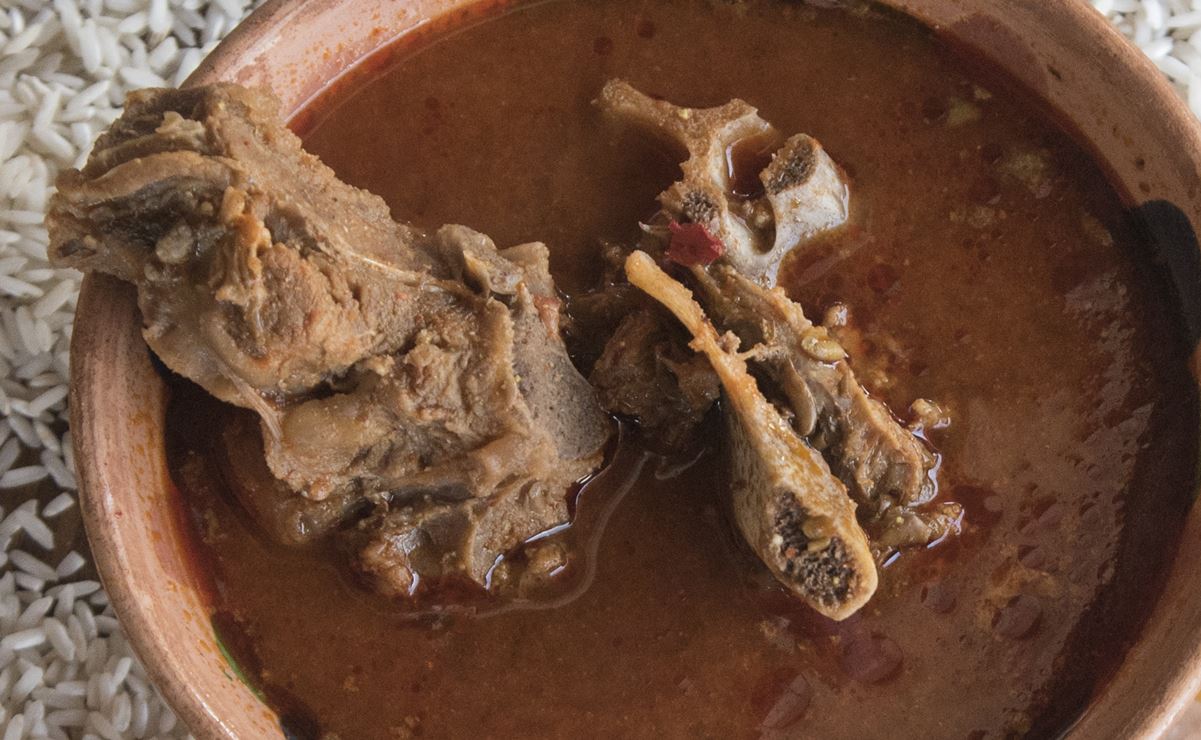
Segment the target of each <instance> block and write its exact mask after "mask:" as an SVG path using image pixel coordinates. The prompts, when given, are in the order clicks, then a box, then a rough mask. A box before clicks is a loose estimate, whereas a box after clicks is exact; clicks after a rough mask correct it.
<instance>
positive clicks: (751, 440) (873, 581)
mask: <svg viewBox="0 0 1201 740" xmlns="http://www.w3.org/2000/svg"><path fill="white" fill-rule="evenodd" d="M626 274H627V276H628V277H629V279H630V282H631V283H633V284H634V285H636V286H637V287H638V288H640V289H641V290H643V291H645V292H646V293H647V295H649V296H650V297H651V298H653V299H655V300H656V301H658V302H660V303H661V304H663V306H665V307H666V308H667V309H668V310H669V311H671V313H672V314H673V315H674V316H675V317H676V319H678V320H679V322H680V323H681V324H683V325H684V327H685V329H687V330H688V332H689V334H691V335H692V337H693V339H692V343H691V346H692V348H693V349H694V350H695V351H697V352H699V353H702V354H704V355H705V357H707V358H708V360H709V363H710V364H711V365H712V367H713V370H714V371H715V372H716V373H717V377H718V378H719V379H720V381H721V385H722V389H723V391H724V397H725V399H726V400H727V403H728V410H727V413H726V429H727V430H728V435H729V444H730V447H731V453H732V454H731V461H732V470H731V478H732V481H733V483H732V488H733V491H732V494H733V503H734V514H735V520H736V521H737V524H738V528H739V530H741V532H742V535H743V537H744V538H745V539H746V541H747V542H748V544H750V546H751V547H752V548H753V549H754V550H755V552H756V553H757V554H758V555H759V557H760V559H762V560H763V562H764V563H765V564H766V565H767V567H768V569H770V570H771V572H772V573H773V574H774V575H775V576H776V578H777V580H779V581H780V583H782V584H783V585H784V586H785V587H787V588H788V589H789V590H790V591H791V592H792V593H794V594H796V595H797V596H798V597H800V598H802V599H804V600H805V601H806V602H807V603H808V604H810V605H811V606H812V607H813V608H814V609H816V610H817V611H818V612H820V613H822V614H824V615H826V616H828V617H830V618H831V619H845V618H846V617H848V616H850V615H851V614H853V613H855V611H857V610H858V609H859V608H860V607H862V606H863V605H864V604H865V603H867V600H868V599H870V598H871V596H872V594H873V593H874V592H875V590H876V585H877V578H878V577H877V574H876V564H875V560H874V558H873V556H872V551H871V548H870V547H869V545H868V541H867V536H866V535H865V534H864V532H863V529H862V528H861V527H860V526H859V523H858V522H857V521H856V519H855V504H854V502H853V501H852V500H851V498H850V497H849V496H848V495H847V491H846V488H845V486H843V484H842V483H841V481H839V480H838V478H837V477H835V476H834V475H833V473H831V472H830V468H829V467H828V466H827V464H826V462H825V460H823V459H822V456H821V455H820V454H819V453H818V452H817V451H816V450H814V449H813V448H812V447H810V446H809V445H808V444H806V443H805V441H804V440H803V439H801V437H800V435H798V434H797V433H796V431H795V430H794V429H793V427H792V426H791V425H789V424H788V423H787V422H786V421H785V420H784V419H783V418H782V417H781V415H780V413H779V411H778V410H777V409H776V408H775V407H774V406H773V405H772V404H771V403H770V402H769V401H768V400H767V399H766V398H765V397H764V396H763V394H762V392H760V390H759V388H758V386H757V384H756V382H755V379H754V378H753V377H751V375H750V372H749V370H748V368H747V364H746V360H745V359H744V356H743V355H742V354H740V353H739V352H738V348H739V342H738V339H737V338H736V337H734V336H733V335H730V334H727V335H726V336H725V337H719V336H718V334H717V331H716V330H715V329H714V328H713V325H712V324H711V323H710V322H709V320H708V319H707V318H706V317H705V313H704V311H703V310H702V309H701V307H700V306H699V305H698V304H697V302H696V301H695V300H694V299H693V296H692V293H691V292H690V291H689V290H688V288H686V287H685V286H684V285H683V284H681V283H679V282H677V281H676V280H673V279H672V278H671V277H670V276H668V275H667V273H665V272H663V270H662V269H660V268H659V267H658V266H657V265H656V264H655V262H654V260H652V259H651V258H650V257H649V256H648V255H647V254H646V253H644V252H634V253H633V254H631V255H630V257H629V258H628V259H627V260H626Z"/></svg>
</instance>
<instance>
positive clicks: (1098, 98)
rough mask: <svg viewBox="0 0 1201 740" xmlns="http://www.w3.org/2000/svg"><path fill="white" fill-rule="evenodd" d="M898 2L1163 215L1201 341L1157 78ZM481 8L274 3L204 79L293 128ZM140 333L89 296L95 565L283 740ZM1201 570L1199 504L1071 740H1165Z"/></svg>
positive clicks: (1148, 70) (185, 702) (958, 3)
mask: <svg viewBox="0 0 1201 740" xmlns="http://www.w3.org/2000/svg"><path fill="white" fill-rule="evenodd" d="M485 2H495V0H485ZM887 4H890V5H894V6H896V7H897V8H898V9H900V10H902V11H904V12H907V13H910V14H911V15H913V16H916V17H917V18H919V19H920V20H922V21H924V22H925V23H927V24H928V25H930V26H932V27H934V28H937V29H939V30H940V31H941V32H942V33H943V34H944V35H945V36H947V37H948V38H950V39H951V40H953V42H954V43H957V44H959V45H960V46H962V47H966V48H967V49H970V50H971V51H972V52H974V53H975V54H976V55H977V56H979V57H981V58H983V59H984V60H986V62H988V63H990V64H992V65H994V66H996V67H998V68H999V69H1000V70H1001V71H1002V72H1003V73H1005V74H1008V75H1010V76H1012V77H1013V78H1015V79H1016V80H1018V81H1019V82H1020V83H1022V84H1023V85H1024V86H1025V87H1027V88H1028V89H1030V90H1032V91H1034V92H1035V93H1037V94H1038V95H1040V96H1041V97H1042V98H1043V99H1045V100H1046V102H1047V103H1049V104H1050V106H1051V107H1052V108H1053V109H1054V110H1056V111H1059V112H1061V114H1062V116H1063V117H1064V119H1065V121H1066V122H1067V124H1068V126H1069V127H1071V128H1073V129H1075V130H1076V131H1077V132H1078V135H1079V138H1080V139H1081V140H1082V141H1083V142H1085V143H1086V144H1087V145H1089V146H1090V147H1091V148H1092V150H1093V151H1094V152H1096V153H1097V156H1098V158H1099V159H1100V160H1101V162H1102V163H1103V164H1104V165H1105V166H1106V168H1107V169H1108V171H1109V172H1110V174H1111V177H1112V179H1113V181H1114V182H1116V183H1117V184H1118V185H1119V187H1120V188H1122V189H1123V190H1124V191H1125V192H1127V193H1129V194H1131V195H1130V198H1129V201H1130V205H1131V206H1137V205H1145V204H1151V205H1150V206H1149V207H1150V208H1152V209H1157V211H1162V212H1163V213H1166V214H1167V216H1168V218H1167V219H1166V220H1165V221H1160V222H1157V223H1161V224H1166V225H1167V229H1168V230H1167V231H1165V233H1163V234H1161V235H1160V236H1161V237H1162V239H1161V241H1162V242H1163V246H1164V249H1165V252H1164V255H1163V256H1164V258H1165V259H1164V261H1165V262H1166V264H1168V265H1169V266H1170V267H1171V268H1173V270H1174V272H1176V273H1177V275H1176V278H1177V281H1178V284H1179V285H1180V286H1181V288H1182V290H1181V293H1182V295H1183V296H1184V301H1183V305H1184V310H1185V312H1186V313H1187V316H1186V318H1187V319H1189V321H1188V323H1189V326H1190V329H1191V330H1192V333H1193V336H1194V338H1195V337H1196V336H1197V327H1198V323H1197V321H1196V320H1195V317H1196V316H1197V315H1198V314H1197V308H1198V300H1199V299H1198V298H1197V285H1198V274H1199V272H1201V268H1199V267H1198V265H1199V264H1201V262H1199V257H1201V255H1199V254H1198V247H1197V243H1196V240H1195V238H1193V229H1195V228H1201V180H1199V177H1198V173H1199V172H1201V127H1199V126H1198V125H1197V122H1196V121H1195V120H1193V118H1192V117H1191V116H1190V114H1189V112H1188V110H1187V109H1186V108H1185V106H1184V105H1183V104H1182V103H1181V102H1180V101H1179V100H1178V99H1177V97H1176V95H1175V94H1174V93H1173V91H1172V90H1171V89H1170V88H1169V86H1168V84H1167V83H1166V82H1165V81H1164V80H1163V79H1162V77H1161V76H1160V74H1159V73H1158V72H1157V71H1156V69H1155V68H1154V67H1153V66H1152V65H1151V64H1150V63H1149V62H1148V61H1146V60H1145V59H1144V58H1143V56H1142V55H1141V53H1139V52H1138V51H1137V50H1136V49H1135V48H1134V47H1133V46H1130V45H1129V44H1128V43H1127V42H1126V41H1124V40H1123V39H1122V38H1121V37H1120V36H1119V35H1118V34H1117V33H1115V32H1114V31H1112V30H1111V29H1110V28H1109V27H1108V25H1107V24H1106V23H1105V22H1104V20H1103V19H1102V18H1101V17H1100V16H1098V15H1096V14H1095V13H1094V12H1093V11H1092V10H1091V9H1090V8H1088V6H1087V4H1086V3H1084V2H1046V0H888V2H887ZM471 6H474V7H475V8H477V9H478V8H479V4H478V3H472V2H471V0H308V1H307V2H293V1H292V0H271V1H270V2H268V3H267V4H266V5H265V6H263V7H262V8H261V9H260V10H259V11H258V12H256V13H255V14H254V15H253V16H252V17H251V18H250V19H249V20H247V21H246V22H245V23H243V24H242V25H241V26H240V27H239V28H238V29H237V30H235V31H234V33H233V34H232V35H231V36H230V37H229V38H228V40H226V41H225V42H224V43H223V44H222V45H221V46H220V47H218V48H217V50H216V51H214V52H213V54H212V55H211V56H210V57H209V58H208V60H207V61H206V62H205V63H204V65H203V66H202V67H201V68H200V69H199V70H198V71H197V72H196V74H195V75H193V77H192V79H191V81H192V82H193V83H204V82H210V81H215V80H234V81H237V82H241V83H246V84H254V85H265V86H268V87H270V88H271V89H273V90H274V91H275V93H276V94H277V95H278V96H279V97H280V99H281V100H282V101H283V109H284V111H285V113H287V112H292V111H296V110H298V109H299V108H301V107H302V106H303V104H304V103H305V102H306V101H307V100H309V99H310V98H311V97H312V96H313V95H314V94H315V93H317V92H318V91H319V90H321V88H322V87H323V86H325V85H327V84H328V83H329V82H330V81H331V80H333V79H334V78H335V77H337V76H338V75H339V74H341V73H343V72H344V71H345V70H346V69H347V68H349V67H350V66H352V65H354V64H355V62H357V61H358V60H360V59H362V58H364V57H365V56H367V55H369V54H370V53H371V52H372V51H373V50H375V49H378V48H379V47H381V46H382V45H384V44H386V43H388V42H389V41H390V40H392V39H394V38H396V37H398V36H401V35H403V34H405V33H408V32H411V31H413V30H414V29H416V28H417V27H419V26H421V25H423V24H424V23H425V22H426V21H427V20H429V19H431V18H435V17H439V16H444V15H445V14H448V13H464V12H470V11H469V10H468V8H469V7H471ZM1168 204H1171V205H1168ZM1172 206H1174V208H1173V207H1172ZM1173 229H1174V230H1173ZM140 326H141V319H140V316H139V314H138V311H137V308H136V306H135V302H134V294H133V291H132V290H131V289H129V287H128V286H125V285H123V284H121V283H118V282H117V281H115V280H112V279H106V278H102V277H89V278H88V279H87V280H85V281H84V285H83V291H82V295H81V297H80V302H79V308H78V312H77V320H76V324H75V335H74V345H73V347H72V353H71V356H72V367H71V384H72V385H71V388H72V391H71V410H72V417H71V423H72V428H73V430H74V437H75V450H76V453H75V459H76V460H77V461H78V463H79V474H80V476H79V479H80V484H81V493H82V500H83V511H84V516H85V521H86V526H87V532H88V535H89V537H90V539H91V543H92V548H93V551H94V553H95V558H96V563H97V566H98V568H99V570H100V574H101V577H102V578H103V580H104V584H105V586H106V587H107V588H108V592H109V594H110V596H111V598H112V601H113V604H114V606H115V608H116V610H117V613H118V614H119V615H120V617H121V620H122V621H123V623H124V625H125V627H126V630H127V631H128V633H129V638H130V640H131V642H132V643H133V646H134V647H135V649H136V650H137V652H138V653H139V655H140V656H141V657H142V659H143V661H144V662H145V663H146V666H147V668H148V670H149V671H150V673H151V675H152V676H153V677H154V679H155V680H156V681H157V683H158V685H159V687H160V688H161V689H162V691H163V694H164V695H165V696H166V698H167V699H168V701H170V702H171V704H172V705H173V706H174V707H175V709H176V710H177V712H178V713H179V715H180V716H181V717H182V719H183V720H184V721H186V722H187V724H188V725H189V726H190V727H191V728H192V730H193V732H194V733H195V734H196V735H197V736H198V737H201V738H263V739H266V738H281V737H282V733H281V731H280V729H279V723H278V721H277V719H276V717H275V715H274V714H273V713H272V712H271V711H270V710H269V709H267V708H266V707H265V706H264V705H263V704H262V703H260V702H259V700H258V699H256V698H255V696H254V694H253V693H252V692H251V691H250V689H248V688H247V687H246V686H245V685H244V684H243V683H241V682H240V681H239V680H238V678H237V677H236V675H235V672H234V671H232V670H231V669H230V666H229V665H228V664H227V663H226V661H225V660H224V658H223V657H222V654H221V651H220V649H219V648H218V645H217V643H216V642H215V640H214V636H213V630H212V628H211V625H210V613H209V609H208V606H207V603H208V600H207V598H206V595H205V592H204V588H203V585H202V583H201V579H198V578H197V577H196V576H195V575H194V571H193V569H192V567H191V565H190V563H189V556H188V554H187V553H188V552H189V550H188V547H187V543H188V531H187V529H186V526H185V524H184V522H183V521H182V519H181V517H180V516H179V515H178V513H177V512H178V507H176V506H175V505H174V499H175V497H176V496H177V495H178V493H177V492H176V491H175V490H174V488H173V487H172V485H171V482H170V478H169V476H168V472H167V467H166V463H165V458H164V449H163V431H164V412H165V408H166V393H167V390H166V387H165V385H164V382H163V380H162V378H161V377H160V376H159V374H158V372H157V371H156V370H155V368H154V367H153V365H152V363H151V359H150V353H149V352H148V350H147V348H146V345H145V343H144V342H143V341H142V338H141V335H140V333H139V328H140ZM1194 364H1195V363H1194ZM1199 561H1201V507H1197V506H1194V507H1193V510H1192V513H1191V516H1190V518H1189V521H1188V523H1187V525H1186V528H1185V531H1184V539H1183V544H1182V546H1181V549H1180V552H1179V554H1178V556H1177V558H1176V561H1175V563H1176V564H1175V566H1174V568H1173V570H1172V573H1171V574H1170V575H1169V579H1170V580H1169V583H1168V585H1167V588H1166V589H1165V591H1164V593H1165V594H1166V595H1165V596H1164V597H1163V598H1162V599H1161V601H1160V603H1159V604H1157V605H1156V607H1155V611H1154V613H1153V615H1152V617H1151V619H1150V622H1149V623H1148V625H1147V626H1146V628H1145V630H1144V632H1143V634H1142V636H1141V638H1140V639H1139V641H1138V642H1137V643H1136V644H1135V646H1134V647H1133V649H1132V650H1131V651H1130V653H1129V656H1128V658H1127V660H1126V662H1125V664H1124V665H1123V667H1122V668H1121V670H1120V671H1119V673H1118V675H1117V676H1116V678H1114V680H1113V681H1112V682H1111V683H1110V684H1109V686H1108V687H1107V688H1106V689H1105V690H1104V691H1103V692H1102V693H1101V695H1100V696H1098V697H1096V699H1095V701H1094V702H1093V704H1092V706H1091V708H1090V709H1089V710H1088V712H1087V713H1086V715H1085V716H1084V717H1083V718H1082V719H1081V721H1080V722H1079V723H1078V724H1077V726H1076V727H1075V728H1074V729H1073V730H1072V733H1071V734H1072V735H1073V736H1075V737H1080V738H1095V737H1136V736H1155V735H1158V734H1159V733H1160V732H1161V731H1162V730H1163V729H1164V728H1165V727H1166V726H1167V725H1168V723H1169V722H1170V721H1171V718H1172V717H1173V715H1174V714H1175V713H1176V711H1177V710H1178V709H1179V708H1180V707H1181V706H1183V704H1184V703H1185V702H1186V701H1188V700H1190V699H1191V698H1192V696H1193V695H1194V694H1195V693H1196V692H1197V691H1198V684H1199V683H1201V579H1197V578H1196V576H1195V574H1194V572H1193V570H1194V569H1193V565H1192V564H1193V563H1196V562H1199Z"/></svg>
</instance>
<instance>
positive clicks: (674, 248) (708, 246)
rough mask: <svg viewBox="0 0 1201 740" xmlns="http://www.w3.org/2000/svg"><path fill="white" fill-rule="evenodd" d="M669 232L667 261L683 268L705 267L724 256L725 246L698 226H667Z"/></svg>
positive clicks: (675, 223) (674, 223)
mask: <svg viewBox="0 0 1201 740" xmlns="http://www.w3.org/2000/svg"><path fill="white" fill-rule="evenodd" d="M667 228H668V229H669V230H670V231H671V244H669V245H668V246H667V259H669V260H671V261H672V262H675V263H676V264H680V265H683V266H685V267H692V266H693V265H707V264H709V263H711V262H713V260H715V259H717V258H718V257H720V256H722V255H723V254H725V251H726V245H724V244H722V243H721V240H720V239H718V238H717V237H715V236H713V235H712V234H710V233H709V230H708V229H706V228H705V227H704V226H702V225H700V224H681V223H677V222H675V221H672V222H671V223H669V224H667Z"/></svg>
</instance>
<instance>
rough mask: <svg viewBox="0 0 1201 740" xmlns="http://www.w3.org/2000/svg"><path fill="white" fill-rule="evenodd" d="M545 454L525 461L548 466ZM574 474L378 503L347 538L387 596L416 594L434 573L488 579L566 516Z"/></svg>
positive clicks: (486, 581)
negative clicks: (477, 494)
mask: <svg viewBox="0 0 1201 740" xmlns="http://www.w3.org/2000/svg"><path fill="white" fill-rule="evenodd" d="M542 452H544V453H550V454H548V456H546V457H544V458H542V459H541V460H539V459H538V458H537V457H534V456H531V457H530V458H527V459H525V462H526V463H528V464H531V465H534V466H539V465H541V466H547V465H549V463H550V460H552V459H553V457H551V456H550V455H553V452H552V451H551V450H543V451H542ZM548 472H549V471H548ZM573 475H574V473H571V472H569V471H564V472H563V473H562V474H560V475H559V476H558V477H556V478H547V479H544V480H538V479H533V478H529V477H526V478H521V479H514V480H511V481H506V482H502V483H501V485H499V486H498V487H497V489H496V490H495V491H494V492H493V493H492V495H491V496H490V497H489V498H487V499H468V500H465V501H458V502H447V501H446V500H445V498H444V497H442V496H440V495H428V494H420V493H419V494H417V495H416V496H415V497H414V498H412V499H409V500H407V501H406V502H405V503H404V504H402V505H399V506H381V507H379V508H378V509H377V510H376V511H375V513H373V514H372V515H371V516H370V517H368V518H367V519H365V520H363V521H362V522H360V523H359V524H358V526H357V527H355V528H354V529H352V530H350V531H348V532H347V533H346V535H345V537H346V540H347V542H348V543H349V545H350V547H351V548H352V551H353V553H354V555H355V558H356V562H357V563H358V567H359V570H360V571H361V572H362V573H363V575H365V576H366V577H367V578H368V579H369V580H370V582H371V584H372V586H373V587H374V589H375V590H376V591H378V592H380V593H383V594H385V595H389V596H404V595H412V594H414V593H415V592H416V589H417V587H418V586H419V585H420V584H421V582H422V580H423V579H431V578H432V579H439V578H447V577H460V578H461V577H466V578H468V579H470V580H471V581H474V582H475V583H478V584H480V585H489V579H488V575H489V573H490V571H491V570H492V567H493V566H494V565H496V563H497V562H498V559H499V558H500V556H501V555H503V554H505V553H506V552H508V551H510V550H512V549H513V548H514V545H515V544H521V543H524V542H525V541H526V540H528V539H530V538H531V537H533V536H534V535H536V534H538V533H540V532H543V531H545V530H546V529H547V523H548V522H563V521H566V520H567V516H568V512H567V498H566V496H564V495H563V494H564V487H565V486H567V485H570V484H571V483H572V482H574V478H573V477H572V476H573ZM502 595H504V594H502Z"/></svg>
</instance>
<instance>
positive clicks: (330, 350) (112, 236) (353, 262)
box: [47, 86, 461, 411]
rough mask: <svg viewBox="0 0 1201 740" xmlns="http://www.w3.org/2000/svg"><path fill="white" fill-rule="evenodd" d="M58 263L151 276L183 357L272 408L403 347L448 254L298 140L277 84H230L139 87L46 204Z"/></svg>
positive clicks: (157, 336)
mask: <svg viewBox="0 0 1201 740" xmlns="http://www.w3.org/2000/svg"><path fill="white" fill-rule="evenodd" d="M47 222H48V226H49V228H50V231H51V239H52V244H51V247H50V251H51V257H52V259H54V260H55V261H56V262H57V263H58V264H63V265H70V266H73V267H77V268H79V269H81V270H85V271H88V270H96V271H101V272H108V273H111V274H113V275H116V276H117V277H119V278H121V279H123V280H127V281H129V282H132V283H135V284H137V285H138V286H139V291H138V292H139V305H140V307H141V309H142V313H143V318H144V321H145V332H144V334H145V336H146V340H147V342H148V343H149V344H150V346H151V348H152V349H154V351H155V353H156V354H158V356H159V357H160V358H161V359H162V360H163V361H164V362H165V363H166V364H167V365H168V366H169V367H171V368H172V369H174V370H176V371H177V372H179V373H180V374H182V375H185V376H187V377H189V378H193V379H195V380H196V382H198V383H199V384H200V385H201V386H203V387H204V388H205V389H206V390H207V391H209V392H210V393H212V394H213V395H215V396H217V397H218V398H220V399H222V400H224V401H227V402H230V403H235V404H238V405H241V406H246V407H248V408H254V409H256V410H259V411H263V410H264V408H265V406H266V402H265V401H264V398H263V397H264V396H266V397H272V398H288V397H292V396H295V395H298V394H304V393H306V392H308V391H309V390H310V389H312V388H313V387H314V386H316V385H318V384H320V383H322V382H324V381H326V380H328V379H329V378H331V377H334V376H337V375H339V374H341V373H343V372H345V371H346V370H348V369H349V368H350V367H351V366H353V365H354V364H355V363H356V362H359V361H360V360H362V359H365V358H366V357H369V356H371V355H373V354H378V353H380V352H386V351H389V350H391V349H394V348H395V345H396V343H397V342H402V341H403V339H404V337H405V335H406V334H408V333H409V330H410V329H411V326H408V325H411V324H412V319H413V317H414V314H415V311H414V305H413V303H414V302H416V303H419V304H422V306H421V310H425V311H436V310H438V304H439V303H440V302H451V301H454V300H455V295H454V293H455V291H456V290H461V286H452V285H449V284H446V285H443V286H440V287H442V288H444V289H443V290H441V291H439V292H436V293H434V294H429V292H428V290H427V289H428V287H429V284H430V283H434V282H436V281H434V280H433V276H432V275H431V274H430V271H431V268H432V267H433V265H434V264H435V261H434V258H433V257H432V256H430V255H428V254H426V253H425V252H424V251H422V250H418V249H415V248H414V243H415V242H416V241H417V239H418V234H417V233H416V232H415V231H413V230H412V229H410V228H408V227H406V226H403V225H400V224H396V223H394V222H393V221H392V220H391V219H390V218H389V217H388V211H387V208H386V206H385V205H384V203H383V202H382V201H381V200H379V199H378V198H376V197H374V196H371V195H370V194H368V193H364V192H362V191H359V190H356V189H354V188H351V187H350V186H348V185H345V184H343V183H342V182H340V181H338V180H337V179H336V178H335V177H334V175H333V173H332V171H330V170H329V169H328V168H326V167H324V166H323V165H321V164H320V162H319V161H318V160H317V159H316V158H315V157H312V156H310V155H308V154H306V153H305V152H304V151H303V150H302V149H301V148H300V142H299V140H298V139H297V138H296V137H295V136H294V135H292V134H291V133H290V132H289V131H288V130H287V129H286V128H284V127H283V126H282V125H281V124H280V123H279V120H278V117H277V113H276V110H275V103H274V102H273V101H272V100H271V99H270V98H269V97H267V96H264V95H261V94H257V93H253V92H250V91H246V90H242V89H239V88H235V87H232V86H222V87H214V88H203V89H193V90H180V91H142V92H137V93H133V94H132V95H131V96H130V98H129V101H128V104H127V106H126V111H125V114H124V115H123V116H122V117H121V119H119V120H118V121H117V122H116V123H115V124H114V125H113V127H112V128H111V129H110V130H109V131H108V132H107V133H106V134H105V135H103V136H102V137H101V138H100V140H99V141H98V142H97V143H96V147H95V149H94V151H93V155H92V157H91V159H90V160H89V162H88V165H87V166H86V167H85V168H84V169H83V171H81V172H77V171H70V172H67V173H65V174H64V175H63V176H62V178H61V179H60V182H59V192H58V195H57V196H56V197H55V199H54V201H53V203H52V206H51V211H50V214H49V217H48V219H47Z"/></svg>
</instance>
